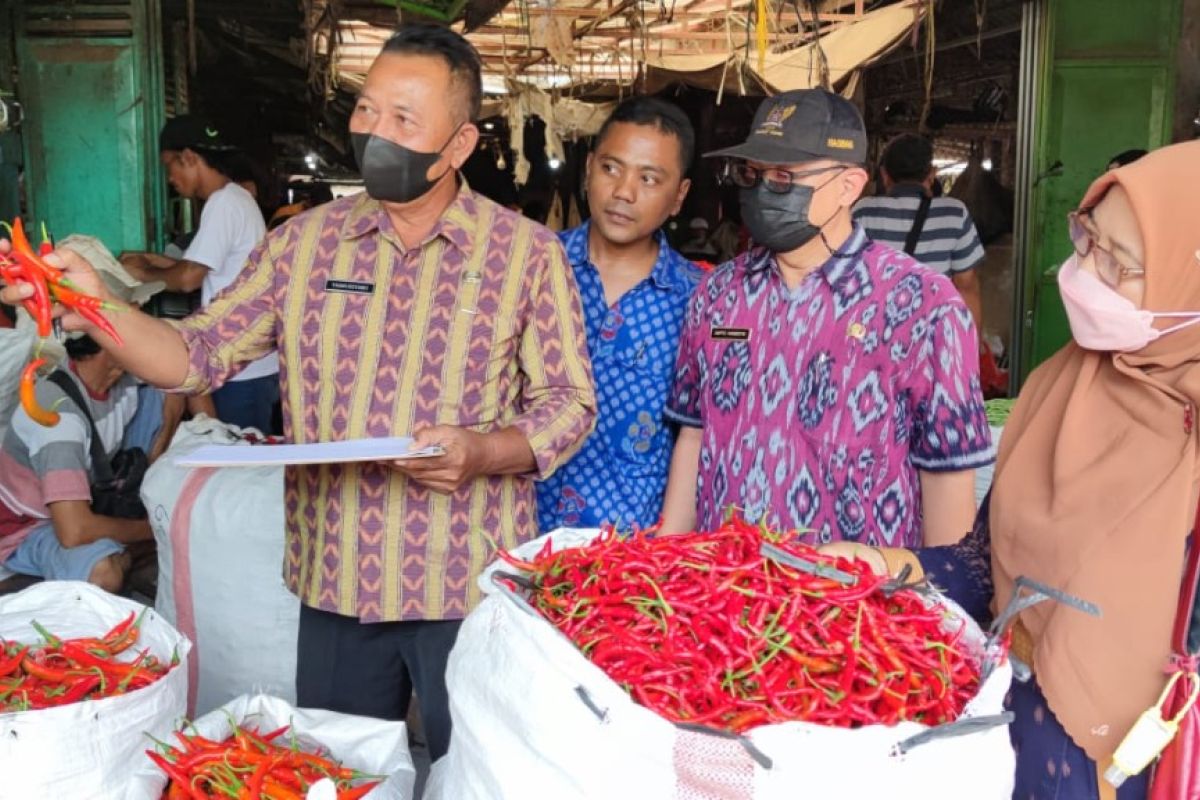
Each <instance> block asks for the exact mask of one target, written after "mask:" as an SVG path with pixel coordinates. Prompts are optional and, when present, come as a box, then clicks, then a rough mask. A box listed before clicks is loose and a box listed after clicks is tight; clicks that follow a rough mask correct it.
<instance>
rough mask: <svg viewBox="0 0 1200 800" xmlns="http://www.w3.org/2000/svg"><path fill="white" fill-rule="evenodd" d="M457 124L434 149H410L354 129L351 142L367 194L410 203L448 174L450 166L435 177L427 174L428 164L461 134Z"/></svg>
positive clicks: (434, 161) (433, 161)
mask: <svg viewBox="0 0 1200 800" xmlns="http://www.w3.org/2000/svg"><path fill="white" fill-rule="evenodd" d="M461 127H462V125H459V126H458V128H455V129H454V133H452V134H450V138H449V139H447V140H446V143H445V144H444V145H442V146H441V148H440V149H439V150H437V151H436V152H433V153H422V152H420V151H417V150H410V149H409V148H407V147H405V146H404V145H402V144H396V143H395V142H393V141H391V140H390V139H384V138H382V137H380V136H376V135H375V134H373V133H351V134H350V143H351V144H352V145H353V147H354V160H355V161H356V162H358V171H359V172H360V173H362V177H363V182H364V183H366V186H367V194H368V195H370V196H371V197H373V198H375V199H376V200H382V201H384V202H387V203H411V202H412V201H413V200H416V199H417V198H418V197H421V196H423V195H425V194H428V192H429V190H430V189H432V188H433V187H434V185H435V184H437V182H438V181H440V180H441V179H442V178H444V177H445V176H446V172H450V171H452V170H453V167H450V168H448V169H447V170H446V172H443V173H442V174H441V175H439V176H437V177H436V178H434V179H433V180H430V179H429V178H427V177H425V176H426V175H428V174H429V168H430V167H432V166H433V165H434V164H436V163H437V161H438V159H439V158H441V157H442V151H443V150H445V149H446V148H447V147H449V146H450V142H452V141H454V137H455V136H457V135H458V130H459V128H461Z"/></svg>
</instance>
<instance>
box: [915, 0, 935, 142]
mask: <svg viewBox="0 0 1200 800" xmlns="http://www.w3.org/2000/svg"><path fill="white" fill-rule="evenodd" d="M933 4H934V0H928V2H927V4H926V10H925V102H924V103H922V105H921V120H920V122H919V123H918V124H917V131H918V132H921V133H924V132H925V122H926V120H928V119H929V108H930V106H932V105H933V64H934V59H935V57H936V56H937V28H936V26H935V23H934V17H935V16H936V15H935V14H934V8H933Z"/></svg>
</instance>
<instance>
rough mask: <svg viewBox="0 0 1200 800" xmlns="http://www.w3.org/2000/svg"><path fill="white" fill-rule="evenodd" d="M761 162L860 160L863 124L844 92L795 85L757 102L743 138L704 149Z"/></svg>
mask: <svg viewBox="0 0 1200 800" xmlns="http://www.w3.org/2000/svg"><path fill="white" fill-rule="evenodd" d="M704 156H705V157H706V158H711V157H720V156H724V157H725V158H744V159H746V160H748V161H760V162H762V163H764V164H803V163H804V162H806V161H819V160H821V159H823V158H829V159H833V160H834V161H845V162H849V163H851V164H865V163H866V161H867V126H866V125H865V124H863V118H862V114H859V113H858V109H857V108H855V107H854V104H853V103H851V102H850V101H849V100H847V99H846V98H844V97H842V96H841V95H838V94H834V93H833V92H827V91H825V90H824V89H797V90H795V91H791V92H784V93H783V94H778V95H775V96H774V97H769V98H767V99H766V100H764V101H763V102H762V105H760V106H759V107H758V111H757V112H756V113H755V114H754V123H753V124H752V125H751V126H750V136H749V138H747V139H746V141H745V142H743V143H742V144H739V145H734V146H733V147H726V148H724V149H723V150H714V151H713V152H711V153H705V154H704Z"/></svg>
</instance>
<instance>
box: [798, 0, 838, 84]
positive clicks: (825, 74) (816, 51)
mask: <svg viewBox="0 0 1200 800" xmlns="http://www.w3.org/2000/svg"><path fill="white" fill-rule="evenodd" d="M808 10H809V12H811V13H812V25H813V42H812V51H811V53H812V54H811V55H810V56H809V57H808V67H809V79H808V82H809V85H810V86H811V85H812V65H813V60H814V58H815V60H816V64H817V80H819V81H820V82H821V88H822V89H825V90H827V91H832V90H833V87H832V86H831V85H830V80H829V59H828V58H826V57H825V48H824V47H822V46H821V12H820V11H819V10H818V9H817V0H808ZM796 18H797V19H800V7H799V6H797V7H796ZM800 26H801V29H803V27H804V21H803V20H802V19H801V22H800Z"/></svg>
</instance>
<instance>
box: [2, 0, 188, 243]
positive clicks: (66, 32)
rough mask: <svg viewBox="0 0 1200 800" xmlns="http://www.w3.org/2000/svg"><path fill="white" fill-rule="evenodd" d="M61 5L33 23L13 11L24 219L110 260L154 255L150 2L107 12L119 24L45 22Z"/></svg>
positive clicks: (31, 12) (156, 207)
mask: <svg viewBox="0 0 1200 800" xmlns="http://www.w3.org/2000/svg"><path fill="white" fill-rule="evenodd" d="M69 5H70V4H69V3H67V2H65V0H60V2H58V3H38V4H36V7H37V8H36V11H37V13H38V14H40V15H41V16H35V8H34V6H33V4H30V5H23V4H18V5H17V12H16V16H17V19H16V54H17V67H18V92H19V94H20V99H21V101H22V103H23V105H24V109H25V116H26V122H25V124H24V126H23V127H22V131H21V134H22V139H23V142H24V151H25V163H26V196H27V200H28V203H29V217H30V218H31V219H32V220H39V221H45V222H46V223H47V224H48V225H49V226H50V229H51V230H52V231H54V232H56V233H57V235H60V236H61V235H65V234H66V233H85V234H90V235H93V236H96V237H98V238H100V239H101V240H102V241H103V242H104V243H105V244H106V245H107V246H108V248H109V249H110V250H112V251H113V252H114V253H120V252H121V251H123V250H144V249H147V248H155V249H157V248H159V247H161V241H160V238H161V236H160V232H159V231H160V228H161V224H160V221H161V219H162V216H163V208H164V206H165V199H166V197H165V191H166V190H165V183H164V181H163V178H162V171H161V168H160V166H159V162H158V153H157V145H156V141H157V134H158V130H159V128H160V127H161V126H162V121H163V116H164V115H163V92H162V62H161V50H162V35H161V30H160V28H159V22H158V0H127V2H126V3H114V4H113V5H112V6H110V8H112V9H113V13H114V14H116V15H123V17H122V18H120V19H118V20H117V21H115V22H108V21H106V22H103V23H98V22H96V21H94V20H84V21H80V22H73V21H71V20H69V19H67V18H66V17H65V15H64V18H63V19H62V21H61V22H60V21H59V19H58V18H57V17H56V16H54V15H57V14H58V13H59V12H60V11H62V12H65V13H69V11H68V6H69ZM47 14H49V15H52V18H53V22H46V21H44V20H45V19H46V16H45V15H47ZM126 22H127V24H126ZM104 25H108V26H110V29H106V28H105V27H104Z"/></svg>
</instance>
